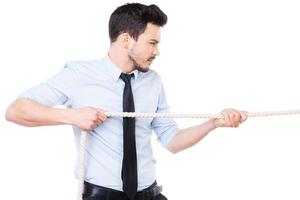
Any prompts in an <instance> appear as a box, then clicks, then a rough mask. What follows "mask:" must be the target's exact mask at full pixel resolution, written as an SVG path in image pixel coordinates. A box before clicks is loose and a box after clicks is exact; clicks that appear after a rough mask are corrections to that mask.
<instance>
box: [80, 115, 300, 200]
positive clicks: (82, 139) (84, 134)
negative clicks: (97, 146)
mask: <svg viewBox="0 0 300 200" xmlns="http://www.w3.org/2000/svg"><path fill="white" fill-rule="evenodd" d="M104 114H105V115H106V116H107V117H138V118H153V117H155V118H203V119H210V118H218V119H220V118H223V116H222V115H221V114H188V113H137V112H135V113H133V112H105V113H104ZM298 114H300V110H287V111H269V112H253V113H247V116H248V117H270V116H282V115H298ZM86 140H87V132H84V131H82V132H81V137H80V147H79V180H78V181H79V183H78V185H79V186H78V198H77V199H78V200H82V194H83V189H84V168H85V165H84V159H85V158H84V152H85V145H86Z"/></svg>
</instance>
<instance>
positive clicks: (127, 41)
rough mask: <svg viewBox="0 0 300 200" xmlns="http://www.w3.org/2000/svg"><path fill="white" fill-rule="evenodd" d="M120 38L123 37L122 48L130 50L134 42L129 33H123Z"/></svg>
mask: <svg viewBox="0 0 300 200" xmlns="http://www.w3.org/2000/svg"><path fill="white" fill-rule="evenodd" d="M120 36H121V43H122V46H123V47H124V48H126V49H128V47H129V45H130V42H131V40H132V38H131V36H130V35H129V34H128V33H122V34H121V35H120Z"/></svg>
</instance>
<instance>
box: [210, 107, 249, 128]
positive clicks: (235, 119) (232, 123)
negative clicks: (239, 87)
mask: <svg viewBox="0 0 300 200" xmlns="http://www.w3.org/2000/svg"><path fill="white" fill-rule="evenodd" d="M221 115H223V118H222V119H213V123H214V124H215V126H216V127H232V128H236V127H238V126H239V125H240V124H241V123H243V122H244V121H245V120H246V119H247V112H245V111H238V110H235V109H225V110H223V111H222V112H221Z"/></svg>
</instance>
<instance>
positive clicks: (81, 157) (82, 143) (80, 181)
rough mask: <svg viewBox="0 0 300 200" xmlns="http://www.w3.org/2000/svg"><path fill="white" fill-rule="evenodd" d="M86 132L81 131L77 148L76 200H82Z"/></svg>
mask: <svg viewBox="0 0 300 200" xmlns="http://www.w3.org/2000/svg"><path fill="white" fill-rule="evenodd" d="M87 134H88V133H87V132H85V131H81V136H80V146H79V179H78V194H77V199H78V200H82V194H83V188H84V169H85V164H84V163H85V162H84V160H85V156H84V152H85V145H86V140H87Z"/></svg>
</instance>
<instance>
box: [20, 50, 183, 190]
mask: <svg viewBox="0 0 300 200" xmlns="http://www.w3.org/2000/svg"><path fill="white" fill-rule="evenodd" d="M121 72H122V71H121V70H120V69H119V68H118V67H117V66H115V65H114V64H113V63H112V62H111V60H110V58H109V57H108V56H106V57H105V58H104V59H102V60H93V61H74V62H69V63H67V64H66V66H65V67H64V68H63V69H62V71H60V72H59V73H57V74H56V75H55V76H53V77H52V78H50V79H48V80H47V81H46V82H44V83H41V84H39V85H37V86H35V87H33V88H31V89H29V90H27V91H25V92H24V93H23V94H21V95H20V96H19V97H20V98H29V99H32V100H35V101H37V102H39V103H41V104H44V105H48V106H54V105H65V106H67V107H68V108H80V107H86V106H89V107H95V108H101V109H103V110H105V111H111V112H122V111H123V89H124V85H125V84H124V82H123V81H122V79H120V78H119V77H120V74H121ZM133 73H134V75H135V76H134V79H132V80H131V85H132V91H133V96H134V103H135V111H136V112H146V113H147V112H169V106H168V104H167V101H166V95H165V91H164V87H163V84H162V82H161V79H160V77H159V75H158V74H157V73H156V72H155V71H153V70H151V69H150V70H149V71H148V72H146V73H142V72H138V71H137V70H135V71H133ZM122 120H123V119H122V118H121V117H112V118H108V119H107V120H106V121H105V122H104V123H103V124H102V125H100V126H98V127H97V128H96V129H94V130H92V131H90V132H89V134H88V141H87V145H86V152H85V155H86V166H85V167H86V172H85V173H86V174H85V180H86V181H87V182H90V183H93V184H96V185H100V186H104V187H108V188H112V189H115V190H122V179H121V170H122V159H123V126H122ZM73 130H74V133H75V142H76V146H77V148H78V145H79V138H80V129H79V128H77V127H73ZM152 130H154V132H155V134H156V135H157V140H158V141H159V142H160V143H161V145H162V146H164V147H166V148H167V147H168V145H169V144H170V141H171V140H172V138H173V137H174V136H175V135H176V134H177V133H178V131H179V128H178V126H177V124H176V122H175V121H174V120H173V119H163V118H136V150H137V165H138V190H142V189H144V188H146V187H148V186H150V185H151V184H152V183H153V182H154V181H155V179H156V175H155V162H156V161H155V159H154V157H153V153H152V147H151V135H152ZM75 169H76V170H75V173H76V176H77V177H78V160H77V165H76V168H75Z"/></svg>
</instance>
